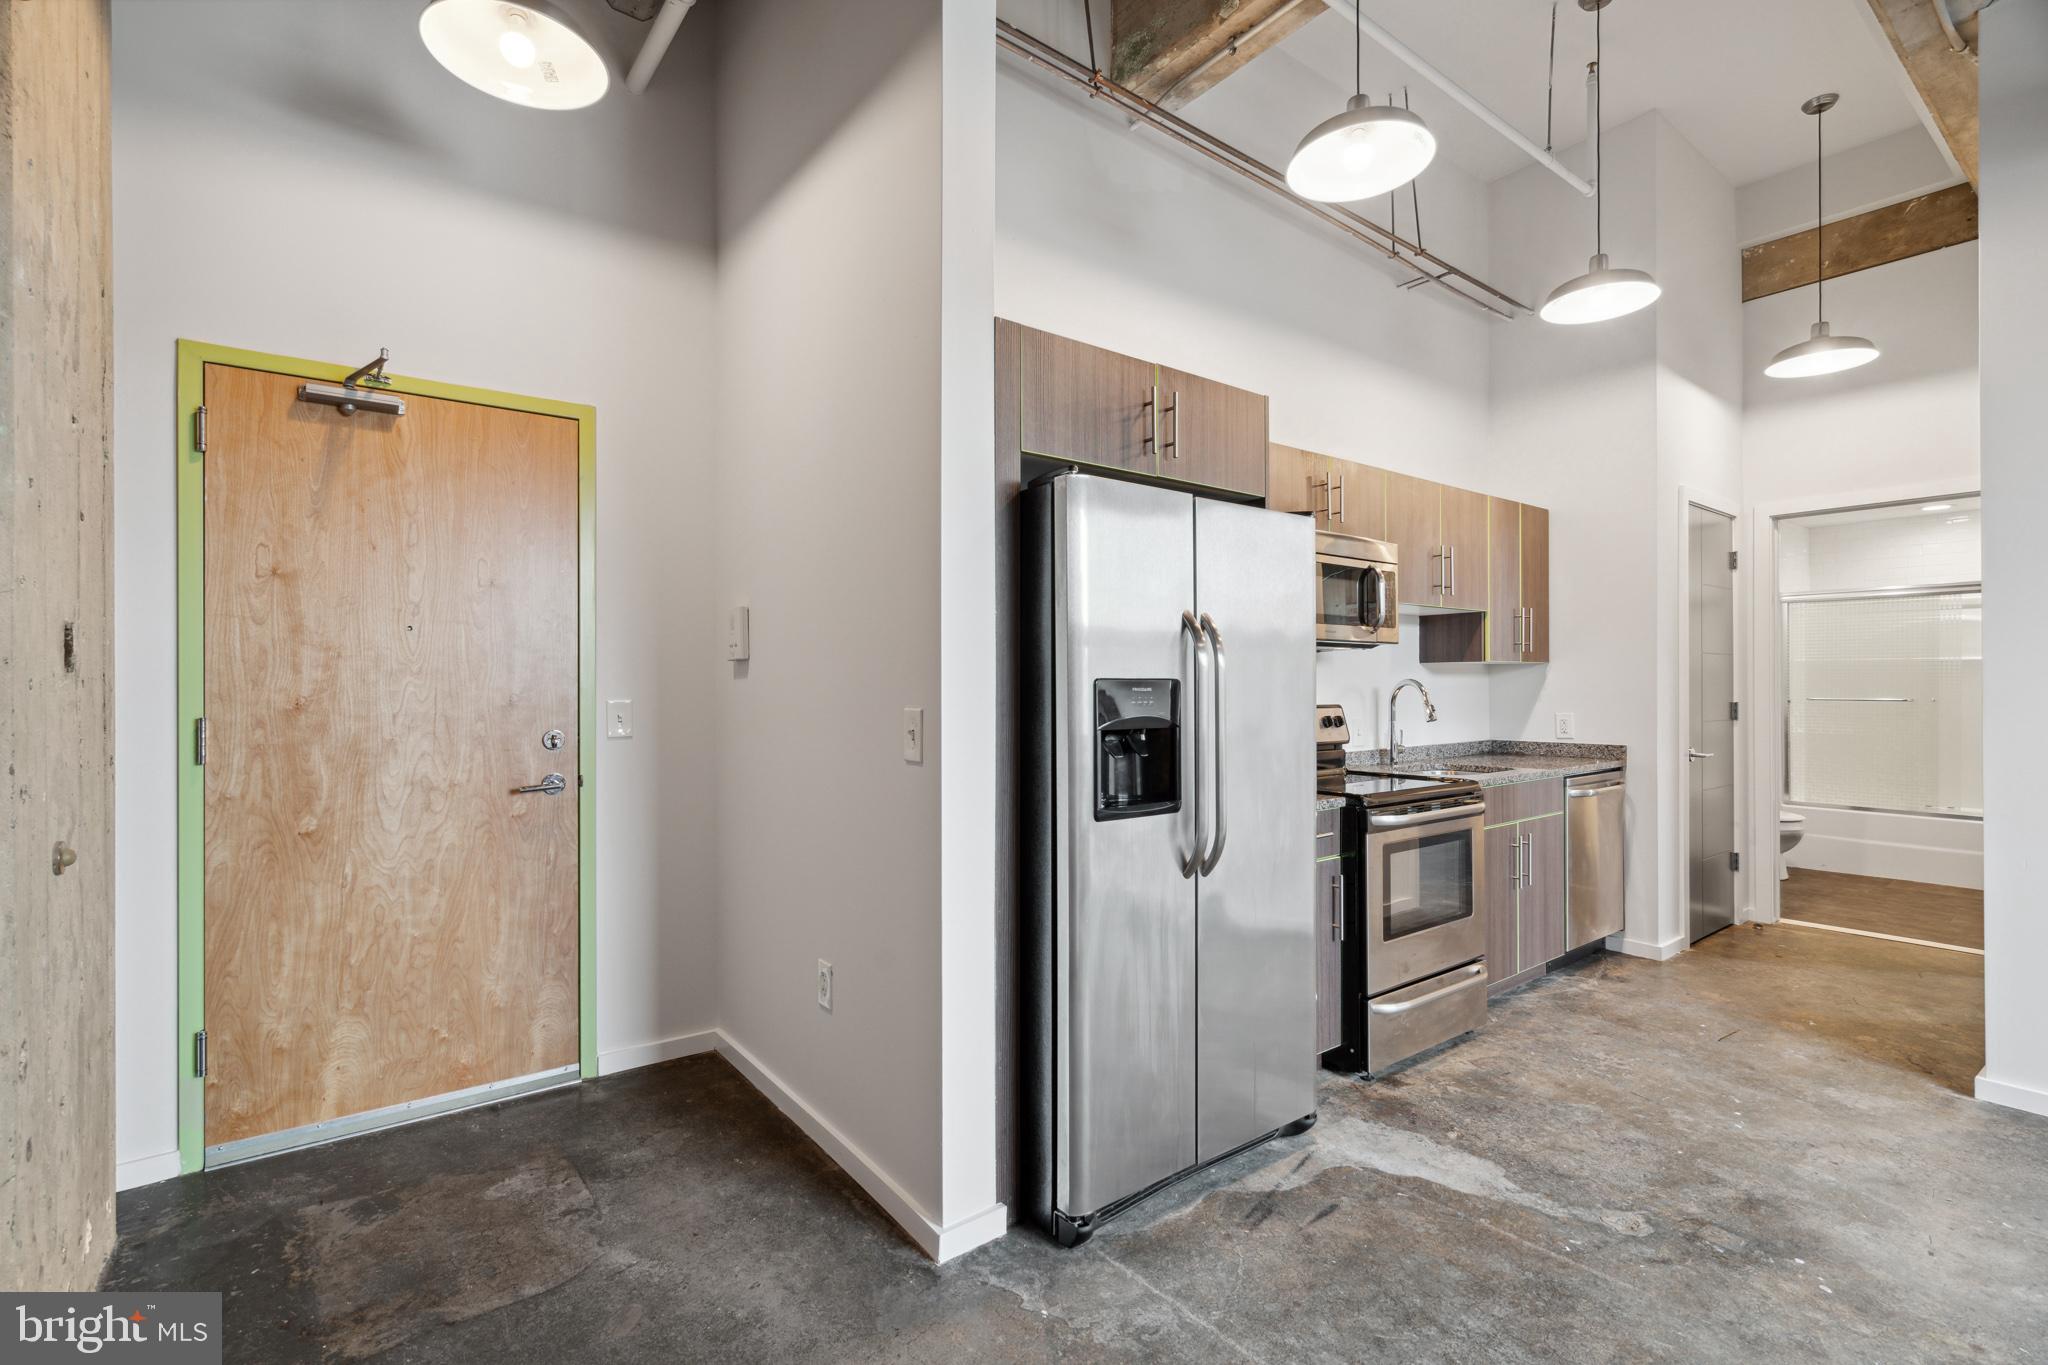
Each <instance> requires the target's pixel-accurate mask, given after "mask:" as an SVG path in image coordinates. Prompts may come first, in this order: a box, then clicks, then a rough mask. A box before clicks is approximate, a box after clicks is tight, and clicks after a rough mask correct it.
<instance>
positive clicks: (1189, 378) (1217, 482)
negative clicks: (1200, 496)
mask: <svg viewBox="0 0 2048 1365" xmlns="http://www.w3.org/2000/svg"><path fill="white" fill-rule="evenodd" d="M1159 404H1160V408H1159V418H1160V428H1159V443H1158V444H1159V474H1160V476H1161V477H1162V478H1168V479H1174V480H1177V481H1179V482H1181V483H1194V484H1201V485H1202V486H1204V487H1206V488H1220V489H1223V490H1224V491H1226V492H1230V493H1247V494H1250V495H1252V496H1254V497H1263V496H1264V495H1265V492H1266V398H1265V395H1264V394H1257V393H1249V392H1247V391H1245V390H1244V389H1234V388H1232V387H1230V385H1228V384H1219V383H1217V382H1216V381H1215V380H1213V379H1204V378H1202V377H1201V376H1200V375H1194V374H1189V373H1188V372H1187V371H1186V370H1175V369H1170V368H1168V367H1167V366H1164V365H1162V366H1160V367H1159Z"/></svg>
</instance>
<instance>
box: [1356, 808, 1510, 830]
mask: <svg viewBox="0 0 2048 1365" xmlns="http://www.w3.org/2000/svg"><path fill="white" fill-rule="evenodd" d="M1485 810H1486V803H1485V802H1484V801H1467V802H1464V803H1463V804H1461V805H1456V806H1445V807H1443V808H1442V809H1441V810H1419V811H1416V812H1415V813H1414V814H1413V815H1371V816H1367V817H1366V821H1365V827H1366V828H1367V829H1369V830H1372V829H1412V828H1414V827H1415V826H1417V825H1440V824H1443V823H1444V822H1446V821H1449V820H1464V819H1467V818H1469V817H1471V816H1474V815H1479V814H1482V813H1483V812H1484V811H1485Z"/></svg>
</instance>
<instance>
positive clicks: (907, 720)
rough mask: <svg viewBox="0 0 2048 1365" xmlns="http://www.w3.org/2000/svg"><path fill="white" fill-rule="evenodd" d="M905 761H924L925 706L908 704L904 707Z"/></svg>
mask: <svg viewBox="0 0 2048 1365" xmlns="http://www.w3.org/2000/svg"><path fill="white" fill-rule="evenodd" d="M903 761H904V762H905V763H922V762H924V708H923V707H922V706H906V707H904V708H903Z"/></svg>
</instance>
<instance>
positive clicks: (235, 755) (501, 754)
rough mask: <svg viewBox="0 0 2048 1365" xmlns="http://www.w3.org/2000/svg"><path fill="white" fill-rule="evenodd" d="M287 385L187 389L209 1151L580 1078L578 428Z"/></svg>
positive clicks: (216, 376)
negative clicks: (197, 398) (193, 470)
mask: <svg viewBox="0 0 2048 1365" xmlns="http://www.w3.org/2000/svg"><path fill="white" fill-rule="evenodd" d="M299 382H300V381H299V380H298V379H297V378H295V377H292V376H288V375H280V374H269V373H264V372H260V371H256V370H249V369H240V368H236V367H233V366H226V365H214V364H209V365H207V366H206V368H205V404H206V413H207V426H208V435H207V443H206V452H205V456H204V461H205V482H206V515H205V525H206V535H205V547H206V549H205V585H206V586H205V598H206V632H205V634H206V668H205V673H206V684H205V691H206V712H205V714H206V721H207V750H208V752H207V755H206V767H205V792H206V796H205V846H206V864H205V865H206V895H205V923H206V931H205V954H206V956H205V964H206V965H205V992H206V994H205V1010H206V1033H207V1052H208V1060H207V1070H206V1077H205V1086H206V1090H205V1095H206V1106H205V1107H206V1124H205V1128H206V1143H207V1145H208V1146H209V1147H214V1146H218V1145H219V1144H222V1143H229V1142H236V1141H238V1140H241V1139H246V1138H252V1137H259V1136H264V1135H270V1134H276V1133H280V1132H285V1131H287V1130H291V1129H296V1128H300V1127H303V1126H305V1125H308V1124H314V1123H320V1122H323V1121H326V1120H329V1119H335V1118H340V1117H344V1116H350V1115H358V1114H362V1113H365V1112H367V1111H371V1110H377V1109H382V1108H385V1107H387V1106H391V1105H397V1104H402V1103H405V1102H407V1101H416V1100H422V1099H427V1098H432V1097H437V1096H443V1095H447V1094H449V1093H451V1092H455V1091H460V1090H465V1089H468V1088H470V1087H473V1086H477V1085H482V1084H485V1083H488V1082H494V1081H502V1080H507V1079H511V1078H514V1077H522V1076H529V1075H532V1074H534V1073H536V1072H540V1071H545V1070H550V1069H554V1068H558V1067H563V1066H567V1065H569V1064H571V1063H573V1062H575V1061H576V1060H577V1056H578V1050H577V1042H578V1040H577V1007H578V999H577V982H578V972H577V927H578V925H577V910H578V903H577V888H578V866H577V860H578V847H577V840H578V825H577V804H578V803H577V795H576V792H577V782H578V772H579V769H580V764H579V761H578V753H577V743H578V725H577V719H578V705H577V703H578V697H577V676H578V672H577V665H578V655H577V647H578V621H577V588H578V579H577V446H578V430H577V425H576V423H575V422H574V421H572V420H569V419H567V418H562V417H552V416H543V415H539V414H534V413H525V412H514V411H509V410H506V409H503V408H493V407H485V406H481V405H478V404H473V403H461V402H453V401H448V400H443V399H435V398H421V397H414V396H407V398H406V400H405V401H406V407H407V412H406V414H405V415H404V416H403V417H390V416H377V415H371V414H367V413H358V414H357V415H355V416H352V417H351V416H343V415H342V414H341V413H340V412H339V411H337V410H336V409H334V408H331V407H321V406H317V405H314V404H311V403H305V402H301V401H299V399H298V397H297V389H298V384H299ZM550 731H559V732H560V738H559V743H560V746H561V747H559V748H555V749H548V748H545V747H543V736H546V735H548V733H549V732H550ZM548 773H561V774H563V775H564V778H565V787H566V789H565V790H564V791H562V792H561V793H560V794H558V795H546V794H530V795H519V794H515V793H514V791H513V788H515V787H519V786H524V785H528V784H532V783H537V782H539V781H541V780H542V778H543V777H544V776H545V775H546V774H548Z"/></svg>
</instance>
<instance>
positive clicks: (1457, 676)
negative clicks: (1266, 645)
mask: <svg viewBox="0 0 2048 1365" xmlns="http://www.w3.org/2000/svg"><path fill="white" fill-rule="evenodd" d="M1421 640H1422V622H1421V618H1420V617H1419V616H1417V615H1415V614H1414V613H1412V612H1403V613H1402V614H1401V642H1400V643H1399V644H1395V645H1380V646H1379V647H1377V648H1375V649H1321V650H1317V651H1316V703H1317V704H1318V705H1321V706H1329V705H1333V704H1334V705H1338V706H1342V707H1343V708H1344V718H1345V720H1347V721H1348V722H1349V723H1350V725H1351V747H1352V748H1354V749H1383V748H1385V747H1386V743H1387V735H1386V730H1387V695H1388V693H1390V692H1392V691H1393V690H1394V688H1395V687H1397V686H1399V685H1400V682H1401V680H1402V679H1403V678H1418V679H1420V680H1421V682H1422V685H1423V686H1424V687H1427V688H1428V689H1429V695H1430V699H1431V700H1432V701H1434V702H1435V703H1436V715H1437V720H1436V724H1434V725H1430V724H1428V723H1426V721H1425V720H1424V713H1423V709H1422V699H1421V698H1420V697H1416V696H1413V695H1407V696H1403V697H1402V698H1401V717H1400V725H1401V730H1402V734H1403V737H1404V738H1403V741H1402V742H1403V743H1406V744H1457V743H1462V742H1464V741H1466V740H1473V739H1492V738H1494V735H1493V733H1492V731H1491V730H1490V728H1489V727H1490V725H1491V723H1492V722H1491V720H1490V718H1489V715H1488V712H1489V710H1490V708H1491V704H1492V685H1493V684H1492V679H1491V677H1490V676H1489V674H1490V673H1491V672H1492V670H1490V669H1489V668H1488V667H1487V666H1486V665H1485V664H1425V663H1423V662H1422V660H1421Z"/></svg>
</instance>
